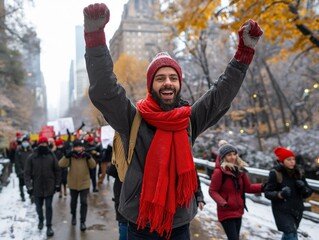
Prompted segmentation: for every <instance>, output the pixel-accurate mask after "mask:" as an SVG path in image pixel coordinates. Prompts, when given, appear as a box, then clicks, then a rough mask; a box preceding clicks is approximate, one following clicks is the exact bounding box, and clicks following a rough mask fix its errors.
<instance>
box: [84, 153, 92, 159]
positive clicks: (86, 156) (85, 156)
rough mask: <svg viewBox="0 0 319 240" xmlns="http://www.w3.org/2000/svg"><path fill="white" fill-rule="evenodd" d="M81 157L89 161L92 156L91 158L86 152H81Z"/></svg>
mask: <svg viewBox="0 0 319 240" xmlns="http://www.w3.org/2000/svg"><path fill="white" fill-rule="evenodd" d="M82 157H83V158H86V159H90V158H91V157H92V156H91V154H89V153H87V152H83V154H82Z"/></svg>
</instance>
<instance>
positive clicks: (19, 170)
mask: <svg viewBox="0 0 319 240" xmlns="http://www.w3.org/2000/svg"><path fill="white" fill-rule="evenodd" d="M31 154H32V149H31V145H30V142H29V139H27V138H23V140H22V143H21V145H20V146H18V148H17V150H16V152H15V156H14V162H15V171H16V174H17V177H18V179H19V190H20V196H21V200H22V201H23V202H24V201H25V198H24V185H25V184H24V166H25V162H26V161H27V158H28V157H29V156H30V155H31Z"/></svg>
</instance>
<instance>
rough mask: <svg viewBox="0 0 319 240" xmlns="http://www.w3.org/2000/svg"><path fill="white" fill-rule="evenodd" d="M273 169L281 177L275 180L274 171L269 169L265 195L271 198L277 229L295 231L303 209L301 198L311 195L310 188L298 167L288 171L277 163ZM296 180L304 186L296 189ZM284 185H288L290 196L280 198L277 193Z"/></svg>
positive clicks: (288, 231) (287, 231)
mask: <svg viewBox="0 0 319 240" xmlns="http://www.w3.org/2000/svg"><path fill="white" fill-rule="evenodd" d="M275 170H276V171H278V172H279V174H280V175H279V176H282V177H278V178H282V180H281V181H280V180H277V174H276V171H274V170H272V171H270V172H269V178H268V182H267V184H266V186H265V197H266V198H268V199H270V200H271V204H272V206H271V207H272V211H273V214H274V218H275V222H276V225H277V228H278V230H279V231H282V232H286V233H290V232H297V229H298V227H299V224H300V221H301V219H302V213H303V211H304V205H303V199H305V198H307V197H310V196H311V194H312V189H311V188H310V187H309V185H308V183H307V181H306V180H305V177H304V176H302V174H301V172H300V171H299V169H298V168H295V169H294V170H292V171H289V173H288V171H287V170H286V168H285V167H284V166H283V165H279V166H277V167H276V168H275ZM297 180H302V181H303V182H304V184H305V188H303V189H298V188H297V187H296V181H297ZM285 186H289V187H290V189H291V197H289V198H288V199H280V198H279V197H278V193H279V192H280V191H281V190H282V188H283V187H285Z"/></svg>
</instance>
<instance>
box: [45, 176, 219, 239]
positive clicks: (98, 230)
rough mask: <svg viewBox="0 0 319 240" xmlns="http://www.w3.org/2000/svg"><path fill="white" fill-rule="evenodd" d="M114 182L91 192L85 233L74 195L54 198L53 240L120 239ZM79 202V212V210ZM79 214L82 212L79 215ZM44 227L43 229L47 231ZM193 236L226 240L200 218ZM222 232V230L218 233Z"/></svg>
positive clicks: (192, 227)
mask: <svg viewBox="0 0 319 240" xmlns="http://www.w3.org/2000/svg"><path fill="white" fill-rule="evenodd" d="M112 184H113V183H112V181H110V182H107V181H106V180H105V181H104V184H103V185H101V187H100V189H99V192H97V193H92V192H91V193H90V194H89V198H88V201H89V207H88V215H87V221H86V226H87V230H86V231H85V232H81V231H80V225H79V219H77V225H76V226H72V225H71V214H70V207H69V203H70V197H69V196H67V197H62V198H58V195H57V194H56V195H55V196H54V200H53V208H54V214H53V229H54V236H53V237H51V238H50V239H59V240H61V239H72V240H73V239H74V240H89V239H90V240H92V239H94V240H116V239H118V232H117V231H118V229H117V222H116V221H115V211H114V205H113V201H112V196H113V191H112ZM79 207H80V206H79V204H78V213H79ZM78 215H79V214H78ZM45 229H46V228H43V230H42V231H45ZM190 229H191V236H192V237H191V239H192V240H207V239H222V238H216V236H215V238H212V236H210V237H211V238H210V237H209V236H208V233H207V231H206V232H205V229H202V225H201V223H200V221H199V219H196V218H195V219H194V220H193V221H192V223H191V227H190ZM216 234H218V232H216Z"/></svg>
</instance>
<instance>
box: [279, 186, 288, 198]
mask: <svg viewBox="0 0 319 240" xmlns="http://www.w3.org/2000/svg"><path fill="white" fill-rule="evenodd" d="M280 195H281V196H282V197H283V198H284V199H288V198H290V197H291V189H290V187H288V186H286V187H283V188H282V189H281V192H280Z"/></svg>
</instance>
